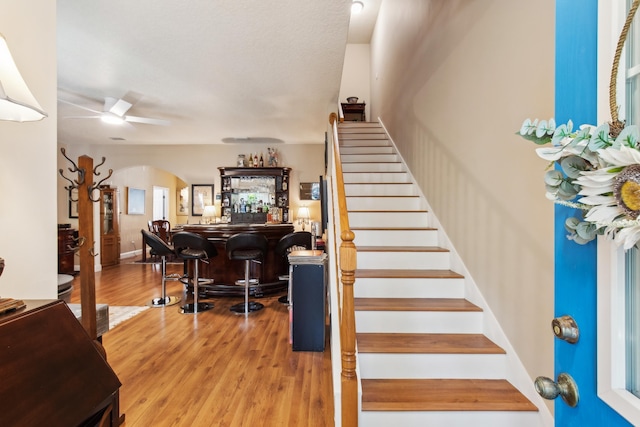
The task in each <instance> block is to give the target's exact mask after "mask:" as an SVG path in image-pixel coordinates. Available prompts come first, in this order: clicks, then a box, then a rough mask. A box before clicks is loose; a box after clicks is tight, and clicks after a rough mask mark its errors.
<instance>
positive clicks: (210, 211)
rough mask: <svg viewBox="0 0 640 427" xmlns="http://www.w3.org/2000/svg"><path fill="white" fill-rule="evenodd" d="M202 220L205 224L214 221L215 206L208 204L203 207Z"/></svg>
mask: <svg viewBox="0 0 640 427" xmlns="http://www.w3.org/2000/svg"><path fill="white" fill-rule="evenodd" d="M202 220H203V221H204V223H205V224H212V223H215V222H216V207H215V206H213V205H208V206H205V207H204V210H203V211H202Z"/></svg>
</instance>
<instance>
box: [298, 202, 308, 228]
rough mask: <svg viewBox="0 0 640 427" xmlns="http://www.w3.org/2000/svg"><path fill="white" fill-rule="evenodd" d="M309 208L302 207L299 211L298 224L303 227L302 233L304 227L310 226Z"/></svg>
mask: <svg viewBox="0 0 640 427" xmlns="http://www.w3.org/2000/svg"><path fill="white" fill-rule="evenodd" d="M309 218H310V216H309V208H308V207H306V206H302V207H300V208H299V209H298V224H299V225H300V224H301V225H302V231H304V225H305V224H309Z"/></svg>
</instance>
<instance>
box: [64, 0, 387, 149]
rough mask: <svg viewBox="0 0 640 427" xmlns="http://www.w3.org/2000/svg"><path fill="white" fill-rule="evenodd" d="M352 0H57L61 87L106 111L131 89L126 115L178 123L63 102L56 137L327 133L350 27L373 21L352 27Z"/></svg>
mask: <svg viewBox="0 0 640 427" xmlns="http://www.w3.org/2000/svg"><path fill="white" fill-rule="evenodd" d="M370 1H373V0H370ZM379 1H380V0H377V1H373V3H374V4H375V3H379ZM350 4H351V0H323V1H316V0H276V1H255V0H190V1H186V0H183V1H167V0H164V1H159V0H153V1H152V0H135V1H131V0H109V1H87V0H58V2H57V13H58V17H57V22H58V26H57V43H58V98H59V99H60V100H62V101H67V102H71V103H74V104H78V105H82V106H85V107H88V108H90V109H93V110H97V111H102V109H103V103H104V98H105V97H113V98H120V97H125V99H126V100H128V101H129V102H131V103H132V104H133V107H132V108H131V109H130V110H129V111H128V112H127V114H130V115H133V116H141V117H150V118H155V119H163V120H169V121H170V122H171V124H170V125H169V126H154V125H148V124H140V123H133V124H125V125H109V124H105V123H103V122H102V121H101V120H99V119H95V118H93V119H86V118H84V119H80V118H72V117H79V116H95V114H94V113H91V112H89V111H86V110H83V109H81V108H78V107H76V106H73V105H69V104H68V103H67V102H58V141H59V142H60V143H62V144H96V143H98V144H104V143H108V144H209V143H214V144H217V143H222V140H223V139H227V140H228V139H229V138H247V137H248V138H251V139H254V140H259V139H260V138H265V139H267V140H268V141H271V142H273V141H274V140H279V141H282V142H285V143H302V144H305V143H320V142H322V141H323V140H324V132H325V130H326V123H327V117H328V112H329V111H332V110H334V109H335V104H336V102H337V97H338V91H339V86H340V79H341V74H342V63H343V60H344V52H345V46H346V43H347V40H348V39H347V38H348V37H351V38H353V39H354V40H355V41H356V42H368V40H367V41H360V40H365V39H367V33H368V37H369V38H370V34H371V29H372V28H373V26H372V24H371V23H370V24H369V25H368V26H367V25H364V24H363V25H362V28H358V29H355V28H352V32H351V34H349V20H350V10H349V9H350ZM374 22H375V21H374ZM356 30H357V31H356ZM362 34H364V36H363V35H362ZM356 38H358V39H357V40H356ZM114 138H115V139H117V138H124V140H125V141H121V140H114Z"/></svg>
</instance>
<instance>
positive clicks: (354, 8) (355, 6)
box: [351, 1, 364, 13]
mask: <svg viewBox="0 0 640 427" xmlns="http://www.w3.org/2000/svg"><path fill="white" fill-rule="evenodd" d="M362 9H364V3H362V2H361V1H354V2H353V3H351V13H360V12H362Z"/></svg>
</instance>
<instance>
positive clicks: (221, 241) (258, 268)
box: [172, 224, 293, 296]
mask: <svg viewBox="0 0 640 427" xmlns="http://www.w3.org/2000/svg"><path fill="white" fill-rule="evenodd" d="M179 231H189V232H191V233H196V234H200V235H201V236H204V237H206V238H207V239H208V240H209V241H210V242H212V243H213V244H214V245H215V247H216V249H217V250H218V255H217V256H216V257H214V258H211V259H209V263H208V264H207V263H204V262H201V263H200V270H199V275H200V277H203V278H208V279H214V286H213V287H211V288H210V289H209V290H208V291H207V294H210V295H244V286H238V285H236V284H235V282H236V280H238V279H244V261H231V260H229V258H228V257H227V253H226V251H225V244H226V242H227V239H228V238H229V237H231V236H233V235H234V234H238V233H260V234H263V235H264V236H265V237H266V238H267V240H268V242H269V249H268V251H267V254H266V256H265V259H264V261H263V262H262V263H261V264H258V263H254V262H252V263H251V270H250V273H251V278H258V279H259V284H258V285H252V286H250V291H251V294H252V295H255V296H260V295H261V294H269V293H274V292H280V291H284V290H286V288H287V282H286V281H284V280H280V279H278V276H281V275H283V274H288V263H287V258H286V257H281V256H278V255H277V254H276V253H275V247H276V244H277V243H278V241H279V240H280V238H282V236H285V235H286V234H289V233H292V232H293V225H292V224H210V225H204V224H190V225H183V226H180V227H176V228H175V229H173V230H172V234H173V233H177V232H179ZM192 264H193V262H188V263H187V271H188V274H189V277H192V271H193V265H192Z"/></svg>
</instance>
